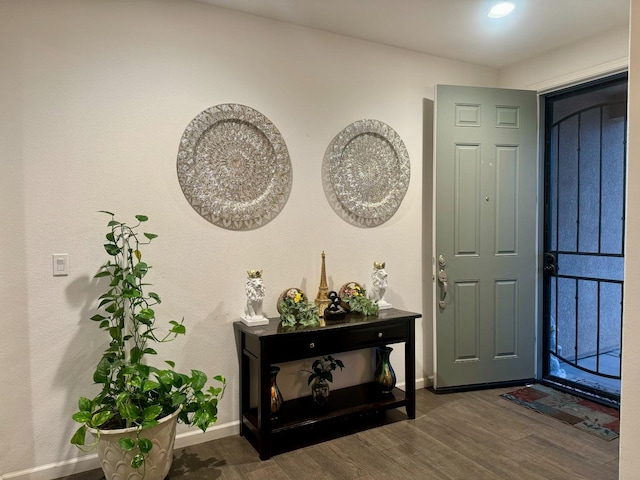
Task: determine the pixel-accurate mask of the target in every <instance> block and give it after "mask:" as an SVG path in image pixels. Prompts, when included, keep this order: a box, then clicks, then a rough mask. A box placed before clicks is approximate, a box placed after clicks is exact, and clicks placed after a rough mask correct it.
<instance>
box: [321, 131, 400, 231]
mask: <svg viewBox="0 0 640 480" xmlns="http://www.w3.org/2000/svg"><path fill="white" fill-rule="evenodd" d="M410 177H411V165H410V164H409V154H408V152H407V148H406V147H405V145H404V142H403V141H402V139H401V138H400V136H399V135H398V134H397V133H396V132H395V130H394V129H393V128H391V127H390V126H389V125H387V124H385V123H382V122H380V121H378V120H359V121H357V122H354V123H352V124H351V125H349V126H347V127H346V128H345V129H344V130H342V131H341V132H340V133H338V135H336V137H335V138H334V139H333V140H332V141H331V143H330V144H329V146H328V147H327V151H326V153H325V156H324V160H323V163H322V184H323V187H324V191H325V195H326V197H327V200H328V201H329V204H330V205H331V207H332V208H333V209H334V210H335V212H336V213H337V214H338V215H339V216H340V217H341V218H342V219H343V220H345V221H347V222H349V223H351V224H352V225H355V226H358V227H376V226H378V225H381V224H383V223H384V222H386V221H387V220H389V219H390V218H391V217H392V216H393V215H394V214H395V212H396V211H397V210H398V207H399V206H400V203H401V202H402V200H403V198H404V196H405V194H406V193H407V189H408V188H409V179H410Z"/></svg>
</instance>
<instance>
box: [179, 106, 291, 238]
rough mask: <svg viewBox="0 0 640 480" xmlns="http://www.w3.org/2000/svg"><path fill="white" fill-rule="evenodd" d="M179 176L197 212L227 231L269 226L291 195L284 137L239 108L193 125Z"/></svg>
mask: <svg viewBox="0 0 640 480" xmlns="http://www.w3.org/2000/svg"><path fill="white" fill-rule="evenodd" d="M177 170H178V181H179V183H180V187H181V188H182V191H183V193H184V196H185V197H186V199H187V201H188V202H189V203H190V204H191V206H192V207H193V209H194V210H195V211H196V212H198V214H200V215H201V216H202V217H203V218H204V219H206V220H207V221H209V222H211V223H213V224H214V225H217V226H219V227H222V228H226V229H228V230H253V229H256V228H259V227H262V226H263V225H265V224H267V223H268V222H270V221H271V220H273V219H274V218H275V217H276V216H277V215H278V213H280V211H281V210H282V208H283V207H284V205H285V204H286V202H287V199H288V198H289V193H290V191H291V183H292V169H291V159H290V158H289V151H288V149H287V146H286V144H285V142H284V139H283V138H282V135H280V132H279V131H278V129H277V128H276V127H275V125H274V124H273V123H271V121H270V120H269V119H268V118H267V117H265V116H264V115H263V114H261V113H260V112H258V111H257V110H254V109H253V108H250V107H247V106H244V105H239V104H235V103H228V104H221V105H216V106H214V107H210V108H208V109H206V110H204V111H203V112H201V113H200V114H198V115H197V116H196V117H195V118H194V119H193V120H192V121H191V123H189V125H188V126H187V128H186V129H185V131H184V133H183V135H182V138H181V140H180V146H179V149H178V160H177Z"/></svg>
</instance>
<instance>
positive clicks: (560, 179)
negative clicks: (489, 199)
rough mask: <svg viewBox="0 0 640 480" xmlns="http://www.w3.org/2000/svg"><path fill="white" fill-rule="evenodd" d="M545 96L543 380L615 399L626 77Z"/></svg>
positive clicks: (618, 367)
mask: <svg viewBox="0 0 640 480" xmlns="http://www.w3.org/2000/svg"><path fill="white" fill-rule="evenodd" d="M544 101H545V105H544V106H545V219H544V224H545V239H544V242H545V245H544V249H545V250H544V251H545V253H544V259H543V269H544V308H543V311H544V340H545V341H544V345H543V348H544V352H543V359H544V360H543V368H544V372H543V378H544V379H546V380H549V381H552V382H554V383H557V384H560V385H563V386H566V387H569V388H572V389H577V390H579V391H582V392H585V393H587V394H591V395H594V396H597V397H603V398H605V399H610V400H614V401H619V398H620V372H621V358H622V357H621V348H622V294H623V288H622V287H623V280H624V278H623V276H624V228H625V220H624V205H625V172H626V141H625V140H626V131H627V75H626V74H623V75H618V76H616V77H614V78H609V79H607V80H603V81H598V82H593V83H590V84H587V85H583V86H580V87H576V88H572V89H570V90H564V91H562V92H558V93H555V94H553V95H548V96H546V97H545V100H544Z"/></svg>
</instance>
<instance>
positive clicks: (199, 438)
mask: <svg viewBox="0 0 640 480" xmlns="http://www.w3.org/2000/svg"><path fill="white" fill-rule="evenodd" d="M239 432H240V422H238V421H237V420H236V421H234V422H229V423H225V424H223V425H214V426H213V427H211V428H210V429H209V430H207V431H206V432H204V433H203V432H202V431H200V430H197V429H193V431H189V432H186V433H181V434H178V435H176V443H175V448H176V449H179V448H185V447H189V446H191V445H197V444H198V443H204V442H209V441H211V440H217V439H219V438H223V437H228V436H231V435H237V434H238V433H239ZM96 468H100V463H99V461H98V455H97V454H95V453H93V454H89V455H84V456H82V457H78V458H74V459H71V460H66V461H63V462H56V463H50V464H48V465H41V466H38V467H33V468H29V469H26V470H20V471H17V472H9V473H5V474H2V475H0V480H54V479H56V478H61V477H66V476H68V475H73V474H75V473H82V472H87V471H89V470H94V469H96Z"/></svg>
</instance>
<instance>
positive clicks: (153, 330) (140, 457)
mask: <svg viewBox="0 0 640 480" xmlns="http://www.w3.org/2000/svg"><path fill="white" fill-rule="evenodd" d="M103 213H106V214H107V215H109V216H110V217H111V219H110V221H109V222H108V224H107V225H108V232H107V234H106V243H104V249H105V251H106V253H107V255H108V256H109V259H108V260H107V262H106V263H105V264H103V265H102V266H101V267H100V269H99V271H98V273H97V274H96V275H95V277H96V278H98V279H103V280H106V281H105V284H106V285H107V287H106V291H105V292H104V293H103V294H102V295H100V297H99V304H98V313H96V314H95V315H93V316H92V317H91V320H93V321H94V322H96V324H97V326H98V327H99V328H100V329H101V330H102V331H104V332H105V334H107V336H108V342H109V344H108V346H107V348H106V350H104V352H103V354H102V357H101V359H100V361H99V362H98V365H97V367H96V369H95V372H94V374H93V381H94V382H95V383H96V384H98V385H100V391H99V393H98V394H97V395H96V396H94V397H93V398H88V397H81V398H80V400H79V402H78V411H77V412H76V413H74V414H73V416H72V418H73V420H75V421H76V422H78V423H80V424H81V426H80V427H79V428H78V430H77V431H76V432H75V434H74V435H73V437H72V438H71V443H72V444H74V445H77V446H78V447H80V448H83V449H90V448H94V447H97V450H98V456H99V457H100V456H101V453H103V452H104V451H105V449H106V450H111V452H112V453H113V448H112V447H110V446H108V445H106V443H105V442H107V441H108V440H109V438H110V436H109V435H110V434H114V437H115V439H116V441H117V447H115V448H118V449H119V451H120V452H121V453H122V459H126V462H127V463H129V464H130V467H131V469H132V472H131V473H132V474H133V478H135V476H136V473H137V474H138V476H139V478H145V479H146V480H152V479H155V478H158V479H162V478H164V477H165V476H166V475H167V473H168V471H169V468H170V467H171V462H172V460H173V442H174V440H175V423H176V421H180V422H182V423H185V424H187V425H194V426H196V427H199V428H200V429H202V431H205V430H206V429H207V428H208V427H209V426H210V425H212V424H213V423H215V422H216V421H217V418H218V401H219V400H220V399H221V398H222V395H223V394H224V388H225V384H226V380H225V377H223V376H221V375H216V376H215V377H213V378H214V379H215V380H216V382H217V386H209V387H208V388H207V383H208V377H207V375H206V374H205V373H204V372H202V371H199V370H191V371H190V373H188V374H187V373H179V372H177V371H176V370H175V363H174V362H173V361H171V360H165V361H164V366H163V367H162V368H161V367H158V366H155V365H157V363H156V362H147V360H150V359H152V358H155V357H156V355H157V351H156V349H155V346H156V345H157V344H161V343H165V342H169V341H171V340H174V339H175V338H177V337H179V336H181V335H184V334H185V333H186V328H185V325H184V323H183V322H184V319H183V320H181V321H179V322H178V321H175V320H171V321H170V322H168V325H167V331H166V333H164V334H160V333H159V330H160V329H159V327H158V325H157V324H156V322H157V318H156V313H155V311H154V308H153V307H154V306H155V305H157V304H159V303H160V302H161V299H160V296H159V295H158V294H157V293H155V292H152V291H147V287H148V286H149V284H148V283H146V279H145V277H146V276H147V274H148V273H149V270H150V269H151V266H150V265H148V264H147V263H146V262H144V261H143V260H142V252H141V248H142V246H143V245H146V244H148V243H150V242H151V241H152V240H153V239H155V238H156V237H157V235H155V234H153V233H148V232H141V231H140V228H141V226H142V224H143V223H145V222H146V221H147V220H148V218H147V217H146V216H145V215H136V220H137V222H136V223H135V224H134V225H128V224H126V223H124V222H120V221H118V220H116V219H115V215H114V214H113V213H111V212H103ZM160 364H161V365H162V362H160ZM166 425H168V427H166ZM163 426H164V427H163ZM161 427H163V428H169V431H168V433H159V436H160V437H163V436H164V437H166V440H164V441H168V442H170V445H161V444H159V442H160V440H155V439H154V438H153V437H154V435H155V432H156V431H157V430H160V428H161ZM88 431H89V432H91V433H93V434H94V435H95V441H94V442H92V443H90V444H85V439H86V436H87V435H86V434H87V432H88ZM116 433H117V435H116ZM154 443H155V444H156V445H154ZM167 452H168V453H167ZM154 454H155V456H154ZM157 455H160V456H161V457H162V458H160V460H163V461H165V462H164V464H163V465H156V464H155V461H156V456H157ZM122 459H120V463H122V461H121V460H122ZM101 464H102V468H103V470H104V472H105V476H106V478H107V479H109V478H111V477H112V476H113V470H111V468H115V467H111V466H109V465H108V460H107V459H103V458H101ZM120 473H121V472H120ZM124 477H126V478H132V477H131V476H128V475H125V476H124Z"/></svg>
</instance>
